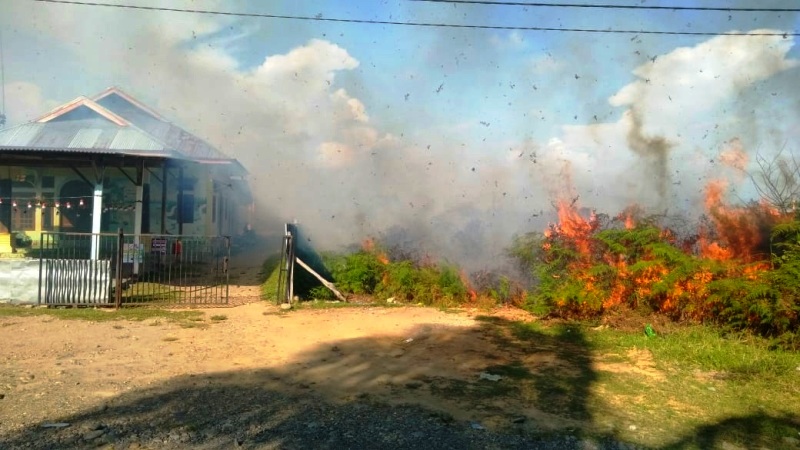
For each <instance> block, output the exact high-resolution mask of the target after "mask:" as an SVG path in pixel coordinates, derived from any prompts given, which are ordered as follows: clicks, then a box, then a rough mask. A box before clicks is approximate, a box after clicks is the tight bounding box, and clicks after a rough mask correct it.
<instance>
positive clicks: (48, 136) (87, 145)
mask: <svg viewBox="0 0 800 450" xmlns="http://www.w3.org/2000/svg"><path fill="white" fill-rule="evenodd" d="M0 149H6V150H22V149H25V150H28V151H36V150H43V151H62V152H68V151H77V150H80V151H85V152H90V153H91V152H94V153H114V154H133V155H138V156H146V155H153V156H166V157H169V158H179V159H188V160H195V161H198V162H204V161H205V162H216V161H219V162H228V163H229V162H233V161H235V160H233V159H231V158H230V157H229V156H227V155H225V154H224V153H222V152H220V151H219V150H217V149H216V148H214V147H213V146H211V145H210V144H208V143H207V142H206V141H204V140H203V139H201V138H199V137H197V136H195V135H193V134H191V133H189V132H188V131H186V130H184V129H183V128H181V127H179V126H177V125H175V124H172V123H170V122H167V121H166V120H164V118H163V117H162V116H160V115H159V114H158V113H156V112H155V110H153V109H151V108H150V107H148V106H146V105H144V104H143V103H141V102H140V101H138V100H136V99H134V98H133V97H132V96H130V95H128V94H126V93H124V92H122V91H121V90H120V89H119V88H116V87H115V88H109V89H107V90H105V91H103V92H102V93H100V94H98V95H97V96H95V97H93V98H92V99H89V98H86V97H78V98H77V99H75V100H73V101H71V102H68V103H66V104H64V105H62V106H59V107H58V108H55V109H53V110H52V111H50V112H49V113H47V114H45V115H44V116H42V117H40V118H39V119H37V121H34V122H31V123H27V124H24V125H20V126H17V127H14V128H8V129H5V130H0ZM238 167H240V168H241V165H240V164H239V165H238ZM242 169H243V168H242Z"/></svg>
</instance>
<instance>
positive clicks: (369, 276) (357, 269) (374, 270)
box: [331, 251, 385, 294]
mask: <svg viewBox="0 0 800 450" xmlns="http://www.w3.org/2000/svg"><path fill="white" fill-rule="evenodd" d="M384 270H385V267H384V264H383V263H381V262H380V261H379V260H378V257H377V256H376V255H375V254H373V253H370V252H366V251H359V252H356V253H353V254H351V255H347V256H346V257H344V259H343V260H341V261H338V262H337V263H336V264H335V265H334V266H333V267H331V272H332V273H333V278H334V280H335V283H336V286H337V287H338V288H339V289H341V290H342V291H345V292H350V293H353V294H372V293H374V292H375V289H376V287H377V286H378V283H379V282H380V281H381V278H382V276H383V273H384Z"/></svg>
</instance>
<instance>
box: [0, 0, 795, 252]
mask: <svg viewBox="0 0 800 450" xmlns="http://www.w3.org/2000/svg"><path fill="white" fill-rule="evenodd" d="M592 1H594V0H585V2H592ZM112 3H130V4H138V5H161V4H168V5H169V6H170V7H175V8H181V7H189V8H194V9H209V10H224V11H237V12H253V13H264V14H274V15H294V16H307V17H314V16H317V15H320V16H321V17H324V18H347V19H358V20H390V21H399V22H425V23H451V24H482V25H494V26H510V27H514V26H541V27H561V28H594V29H618V30H619V29H634V30H640V29H643V30H665V31H677V32H685V31H695V32H696V31H708V32H712V33H719V32H730V31H742V32H750V31H754V30H767V31H770V32H781V33H782V32H786V31H788V32H793V31H794V32H796V30H798V29H800V24H799V23H798V22H799V21H800V19H799V18H798V15H797V14H796V13H726V12H716V13H711V12H697V11H670V10H667V11H664V10H662V11H630V10H612V9H573V8H534V7H510V6H499V5H494V6H492V5H488V6H487V5H463V4H461V5H452V4H434V3H424V2H411V1H407V0H392V1H388V0H387V1H372V0H358V1H354V0H349V1H329V2H318V1H307V0H296V1H291V2H277V1H271V2H260V1H259V2H255V1H242V0H237V1H210V0H196V1H191V2H189V1H178V0H176V1H172V2H168V3H162V2H156V1H136V0H129V1H128V2H125V1H122V0H114V1H113V2H112ZM603 3H606V2H603ZM620 3H624V2H620ZM695 3H697V2H693V1H687V0H672V1H666V0H665V1H655V0H651V1H647V2H645V3H644V4H647V5H679V6H681V5H683V6H691V5H693V4H695ZM702 4H703V5H704V6H712V5H719V6H741V7H746V6H750V7H752V6H758V7H795V6H797V4H796V2H793V1H759V2H755V1H738V2H723V1H719V2H712V1H708V2H703V3H702ZM0 27H2V33H3V41H4V51H5V54H4V60H5V68H6V71H5V96H6V110H7V111H6V113H7V115H8V116H9V119H10V125H13V124H18V123H22V122H24V121H26V120H30V119H32V118H35V117H36V116H38V115H40V114H41V113H43V112H45V111H47V110H48V109H49V108H52V107H54V106H56V105H58V104H60V103H63V102H66V101H69V100H71V99H73V98H75V97H76V96H78V95H91V94H93V93H95V92H99V91H101V90H102V89H104V88H106V87H108V86H110V85H118V86H120V87H122V88H123V89H125V90H127V91H129V92H130V93H131V94H133V95H134V96H136V97H138V98H140V99H142V100H143V101H145V102H146V103H148V104H151V105H152V106H154V107H155V108H156V109H158V110H160V111H162V112H163V113H164V114H165V115H166V116H167V117H169V118H170V119H172V120H175V121H176V122H178V123H179V124H180V125H182V126H184V127H186V128H187V129H189V130H191V131H193V132H195V133H196V134H198V135H200V136H202V137H204V138H206V139H208V140H209V141H211V142H212V143H213V144H215V145H217V146H218V147H220V148H221V149H222V150H223V151H225V152H227V153H229V154H231V155H232V156H234V157H237V158H239V159H240V160H242V161H243V162H244V163H245V165H246V166H247V167H248V169H249V170H250V172H251V174H252V181H253V184H254V186H255V188H256V190H257V193H263V194H259V195H258V199H259V211H261V212H262V213H263V214H264V217H265V222H264V223H272V222H273V221H274V222H279V221H280V220H291V219H298V220H299V221H300V222H302V223H304V224H306V225H307V227H308V228H309V229H310V231H311V232H312V234H314V235H315V236H317V238H318V239H319V240H320V241H321V242H326V243H329V244H337V245H338V244H345V243H348V242H352V241H354V240H358V239H360V238H361V237H363V236H364V235H366V234H378V233H381V232H386V230H390V229H391V230H395V231H396V230H402V233H400V234H403V233H405V234H404V235H409V236H411V237H412V238H413V240H415V241H417V242H421V243H424V245H425V246H427V247H428V248H431V247H433V248H434V250H433V251H436V252H439V253H441V254H443V255H445V256H447V257H450V258H453V259H458V258H469V257H470V256H469V255H466V256H465V252H466V251H465V249H464V248H463V247H465V246H464V244H463V239H461V238H460V239H461V240H460V241H453V238H452V236H453V235H456V234H458V235H459V236H461V237H462V238H463V236H464V234H465V233H466V234H467V235H470V236H471V239H473V240H474V241H475V243H474V244H475V245H472V246H471V247H473V250H472V251H471V252H473V253H474V252H475V251H477V250H475V249H478V250H479V251H480V252H481V253H482V254H486V255H489V256H490V257H491V255H495V254H497V253H498V252H501V250H502V246H503V245H505V244H507V242H508V239H509V237H510V235H511V234H513V233H519V232H525V231H530V230H533V229H540V228H541V227H542V226H543V220H544V219H543V218H542V217H543V216H542V215H540V214H539V211H544V212H547V211H551V210H552V206H551V203H552V201H553V200H554V199H555V198H557V197H559V196H565V195H566V196H569V195H575V194H580V195H581V198H582V203H583V204H585V205H586V206H589V207H594V208H598V209H599V210H601V211H603V212H607V213H610V214H615V213H616V212H618V211H619V210H620V209H621V208H624V207H625V206H627V205H630V204H633V203H636V204H640V205H643V206H645V207H647V208H650V209H651V210H652V211H662V212H663V211H665V210H667V211H670V212H673V213H674V212H678V211H680V212H684V213H686V214H696V213H698V211H699V210H698V208H699V205H700V204H701V202H700V197H701V192H702V186H703V185H704V184H705V183H707V181H708V180H709V179H710V178H713V177H717V176H726V177H728V178H729V179H730V183H731V186H732V187H734V188H737V189H738V192H739V193H740V194H741V195H744V196H747V195H748V192H750V191H751V190H750V189H748V187H747V186H746V182H744V181H743V180H742V177H741V173H737V172H736V171H735V170H733V169H727V168H720V165H719V164H718V163H717V161H719V160H720V155H721V154H722V153H724V152H726V151H731V149H736V150H737V151H743V152H745V153H747V154H748V155H750V157H751V159H752V157H754V156H755V154H756V153H759V152H760V153H766V154H769V153H770V152H775V151H776V149H779V148H783V147H785V148H786V151H791V152H797V151H798V147H797V141H798V137H800V126H798V120H797V118H798V114H800V93H798V89H797V80H798V79H800V77H798V75H799V74H800V72H798V70H800V69H798V62H797V60H798V57H799V56H800V49H798V46H797V45H796V44H795V39H796V38H793V37H787V38H785V39H784V38H782V37H753V36H748V37H722V36H675V35H672V36H665V35H644V34H589V33H567V32H542V31H522V30H475V29H469V30H467V29H453V28H442V27H412V26H393V25H369V24H352V23H333V22H320V21H301V20H287V19H267V18H248V17H227V16H210V15H198V14H188V13H176V12H156V11H139V10H129V9H118V8H102V7H92V6H77V5H55V4H46V3H36V2H32V1H28V0H10V1H6V2H2V3H0ZM637 124H638V126H637ZM637 133H638V134H637ZM637 136H638V138H639V141H635V139H636V138H637ZM655 138H663V140H664V141H665V142H667V143H668V145H667V147H666V150H664V152H665V153H664V157H663V158H661V159H659V157H657V155H655V154H651V153H648V152H650V151H651V150H653V149H651V148H650V147H647V145H645V147H644V148H637V144H636V142H639V144H641V143H642V142H644V143H651V142H654V139H655ZM632 139H634V140H633V141H632ZM653 151H657V149H656V150H653ZM545 216H546V214H545ZM267 219H269V220H267ZM465 230H468V231H465ZM459 231H461V233H458V232H459ZM466 253H470V252H466Z"/></svg>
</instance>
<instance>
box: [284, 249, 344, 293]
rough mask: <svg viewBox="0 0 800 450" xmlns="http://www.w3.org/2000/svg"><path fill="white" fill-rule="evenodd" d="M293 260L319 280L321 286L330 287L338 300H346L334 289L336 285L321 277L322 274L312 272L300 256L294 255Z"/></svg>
mask: <svg viewBox="0 0 800 450" xmlns="http://www.w3.org/2000/svg"><path fill="white" fill-rule="evenodd" d="M294 260H295V261H297V264H300V266H302V267H303V269H306V270H307V271H308V273H310V274H311V275H314V276H315V277H316V278H317V279H318V280H319V282H320V283H322V285H323V286H325V287H326V288H328V289H330V290H331V292H333V293H334V294H335V295H336V297H337V298H338V299H339V300H341V301H343V302H346V301H347V300H346V299H345V298H344V295H342V293H341V292H339V291H338V290H337V289H336V286H334V285H333V283H331V282H330V281H328V280H326V279H325V278H322V276H320V274H318V273H317V272H314V269H312V268H311V267H309V266H308V264H306V263H304V262H303V260H302V259H300V258H298V257H296V256H295V258H294Z"/></svg>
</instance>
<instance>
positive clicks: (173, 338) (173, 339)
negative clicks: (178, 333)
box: [161, 336, 178, 342]
mask: <svg viewBox="0 0 800 450" xmlns="http://www.w3.org/2000/svg"><path fill="white" fill-rule="evenodd" d="M161 340H162V341H164V342H175V341H177V340H178V338H176V337H175V336H166V337H164V338H162V339H161Z"/></svg>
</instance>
